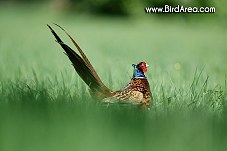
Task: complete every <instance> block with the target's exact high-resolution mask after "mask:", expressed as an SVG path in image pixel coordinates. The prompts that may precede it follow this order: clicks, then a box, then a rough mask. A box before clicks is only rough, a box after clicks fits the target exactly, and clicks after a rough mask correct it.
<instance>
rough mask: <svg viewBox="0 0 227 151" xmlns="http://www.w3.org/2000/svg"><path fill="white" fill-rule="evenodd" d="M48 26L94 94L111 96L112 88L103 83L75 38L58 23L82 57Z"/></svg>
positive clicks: (103, 96)
mask: <svg viewBox="0 0 227 151" xmlns="http://www.w3.org/2000/svg"><path fill="white" fill-rule="evenodd" d="M56 25H57V24H56ZM47 26H48V27H49V28H50V30H51V32H52V34H53V35H54V37H55V38H56V41H57V43H58V44H59V45H61V47H62V48H63V49H64V51H65V53H66V55H67V56H68V58H69V60H70V61H71V62H72V65H73V66H74V68H75V70H76V72H77V73H78V74H79V76H80V77H81V78H82V80H83V81H84V82H85V83H86V84H87V85H88V86H89V88H90V89H91V92H92V94H95V95H98V97H101V98H105V97H109V96H111V95H112V93H111V90H110V89H109V88H107V87H106V86H105V85H104V84H103V82H102V81H101V79H100V77H99V76H98V74H97V73H96V71H95V69H94V68H93V66H92V65H91V63H90V61H89V60H88V59H87V57H86V55H85V54H84V53H83V51H82V49H81V48H80V47H79V45H78V44H77V43H76V42H75V41H74V39H73V38H72V37H71V36H70V35H69V34H68V33H67V32H66V31H65V30H64V29H63V28H62V27H60V26H59V25H57V26H58V27H60V28H61V29H62V30H63V31H64V32H65V33H66V34H67V35H68V37H69V38H70V39H71V41H72V42H73V44H74V45H75V46H76V48H77V49H78V51H79V53H80V54H81V56H82V57H80V55H78V54H77V53H76V52H75V51H74V50H72V49H71V48H70V47H69V46H67V45H66V44H64V42H63V41H62V40H61V39H60V38H59V36H58V35H57V34H56V33H55V31H54V30H53V29H52V28H51V27H50V26H49V25H47Z"/></svg>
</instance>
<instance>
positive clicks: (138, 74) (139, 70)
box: [132, 62, 149, 78]
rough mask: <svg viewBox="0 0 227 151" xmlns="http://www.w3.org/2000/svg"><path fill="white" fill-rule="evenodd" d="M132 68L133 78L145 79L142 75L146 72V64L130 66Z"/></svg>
mask: <svg viewBox="0 0 227 151" xmlns="http://www.w3.org/2000/svg"><path fill="white" fill-rule="evenodd" d="M132 66H133V67H134V71H133V78H146V76H145V75H144V73H145V72H147V67H148V66H149V65H148V64H147V63H146V62H140V63H138V64H132Z"/></svg>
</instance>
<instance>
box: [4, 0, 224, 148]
mask: <svg viewBox="0 0 227 151" xmlns="http://www.w3.org/2000/svg"><path fill="white" fill-rule="evenodd" d="M164 4H169V5H172V6H175V5H178V4H180V5H185V6H209V7H213V6H214V7H216V12H215V13H211V14H209V13H206V14H187V13H185V14H146V13H145V12H144V8H145V7H152V6H162V5H164ZM226 4H227V2H225V1H224V0H219V1H215V0H206V1H205V0H204V1H201V0H192V1H188V0H159V1H148V0H140V1H139V0H134V1H133V0H124V1H123V0H49V1H35V0H30V1H29V0H21V1H19V0H8V1H4V0H3V1H0V21H1V22H0V27H1V28H0V150H1V151H31V150H32V151H38V150H47V151H58V150H59V151H60V150H65V151H72V150H85V151H86V150H88V151H89V150H124V151H127V150H130V151H133V150H168V151H170V150H173V151H176V150H200V151H201V150H205V151H209V150H210V151H211V150H212V151H213V150H220V151H221V150H223V151H224V150H225V149H226V148H227V145H226V144H227V133H226V127H227V122H226V120H227V107H226V100H227V97H226V93H227V89H226V73H227V62H226V56H227V43H226V39H227V29H226V24H227V10H226V9H225V7H224V6H225V5H226ZM52 23H57V24H59V25H61V26H62V27H64V28H65V29H66V30H67V31H68V32H69V33H70V34H71V36H72V37H74V38H75V40H76V41H77V42H78V43H79V45H80V46H81V48H82V49H83V50H84V52H85V53H86V54H87V57H88V58H89V60H90V61H91V63H92V64H93V65H94V67H95V69H96V70H97V72H98V74H99V75H100V77H101V79H102V80H103V82H104V83H105V84H106V85H107V86H108V87H110V88H112V89H114V90H117V89H120V88H122V87H123V86H125V85H126V84H127V83H128V82H129V80H130V78H131V76H132V66H131V64H132V63H137V62H140V61H146V62H147V63H148V64H149V65H150V68H149V69H148V72H147V77H148V79H149V81H150V86H151V90H152V93H153V95H154V98H155V101H154V104H153V106H152V107H151V109H150V110H143V109H141V108H140V107H138V106H131V105H120V104H112V105H106V104H103V103H101V102H100V100H93V99H92V98H90V95H89V93H88V90H87V87H86V86H85V85H84V83H83V82H82V81H81V80H80V78H79V77H78V75H77V74H76V73H75V71H74V69H73V67H72V66H71V63H70V62H69V60H68V59H67V57H66V56H65V55H64V54H63V53H62V52H63V50H62V49H61V48H60V47H59V46H58V45H57V43H56V42H55V41H54V37H53V36H52V35H51V33H50V31H49V29H48V28H47V26H46V24H50V25H51V26H52V27H53V28H54V29H55V30H56V32H57V33H58V34H59V36H60V37H62V39H63V41H64V42H65V43H67V44H69V45H70V46H71V47H72V48H74V46H73V45H72V43H71V42H70V40H69V39H68V37H67V36H66V35H65V34H64V33H63V32H62V31H61V30H59V28H57V27H56V26H54V25H53V24H52Z"/></svg>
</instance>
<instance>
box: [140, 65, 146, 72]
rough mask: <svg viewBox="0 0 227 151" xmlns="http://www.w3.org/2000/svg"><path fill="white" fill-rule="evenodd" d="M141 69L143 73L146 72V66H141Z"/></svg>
mask: <svg viewBox="0 0 227 151" xmlns="http://www.w3.org/2000/svg"><path fill="white" fill-rule="evenodd" d="M141 68H142V70H143V72H144V73H145V72H147V67H146V65H145V66H143V67H141Z"/></svg>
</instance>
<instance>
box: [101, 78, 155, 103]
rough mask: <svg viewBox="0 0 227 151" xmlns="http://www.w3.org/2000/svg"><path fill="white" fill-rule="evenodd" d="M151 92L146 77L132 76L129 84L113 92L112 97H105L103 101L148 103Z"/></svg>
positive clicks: (150, 100) (150, 99)
mask: <svg viewBox="0 0 227 151" xmlns="http://www.w3.org/2000/svg"><path fill="white" fill-rule="evenodd" d="M152 100H153V98H152V94H151V92H150V86H149V82H148V80H147V79H141V78H132V80H131V81H130V82H129V84H128V85H127V86H126V87H125V88H123V89H121V90H118V91H115V92H114V95H113V96H112V97H108V98H105V99H104V101H105V102H116V101H118V102H121V103H133V104H145V105H149V104H150V102H152Z"/></svg>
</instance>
